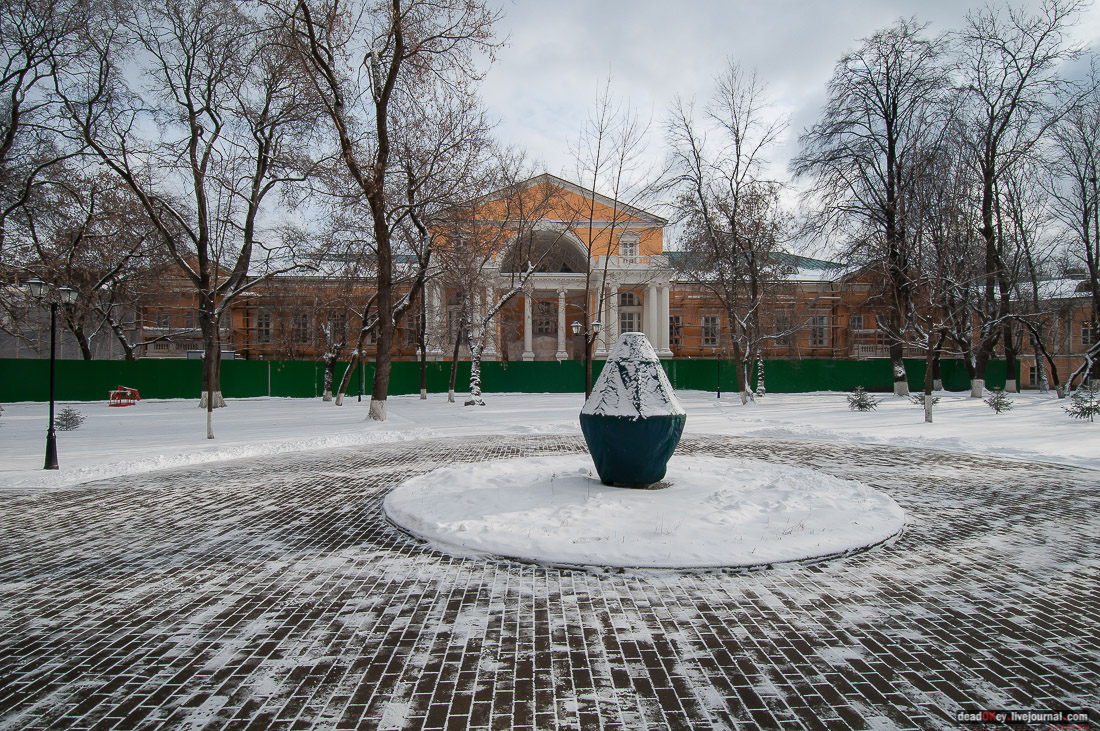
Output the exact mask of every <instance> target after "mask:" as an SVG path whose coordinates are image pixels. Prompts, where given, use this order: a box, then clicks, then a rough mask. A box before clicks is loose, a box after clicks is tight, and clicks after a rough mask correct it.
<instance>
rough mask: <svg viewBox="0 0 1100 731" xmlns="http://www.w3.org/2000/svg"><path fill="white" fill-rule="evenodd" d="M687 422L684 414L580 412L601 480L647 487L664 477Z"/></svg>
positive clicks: (590, 450) (582, 430)
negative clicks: (639, 416) (641, 415)
mask: <svg viewBox="0 0 1100 731" xmlns="http://www.w3.org/2000/svg"><path fill="white" fill-rule="evenodd" d="M685 421H687V416H686V415H685V414H670V415H668V416H648V417H645V418H642V419H628V418H623V417H618V416H603V415H598V414H581V432H582V433H583V434H584V441H586V442H587V443H588V451H589V453H591V455H592V461H593V462H595V463H596V472H597V473H599V475H600V481H601V482H603V483H604V484H605V485H620V486H622V487H645V486H647V485H651V484H653V483H654V482H660V481H661V479H662V478H664V476H665V467H666V466H667V465H668V460H669V458H670V457H672V453H673V451H675V449H676V445H677V444H679V443H680V435H681V434H683V432H684V422H685Z"/></svg>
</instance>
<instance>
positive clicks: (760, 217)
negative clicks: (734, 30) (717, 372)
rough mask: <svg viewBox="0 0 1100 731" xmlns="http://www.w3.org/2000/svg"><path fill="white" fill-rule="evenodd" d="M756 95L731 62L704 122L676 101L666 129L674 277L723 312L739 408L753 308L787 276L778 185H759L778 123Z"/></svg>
mask: <svg viewBox="0 0 1100 731" xmlns="http://www.w3.org/2000/svg"><path fill="white" fill-rule="evenodd" d="M765 94H766V89H765V86H764V84H763V83H762V82H761V81H760V79H759V78H758V77H757V75H756V73H755V72H754V73H752V74H746V73H745V72H744V71H743V70H742V69H741V68H740V67H739V66H738V65H737V64H736V63H733V62H731V63H730V65H729V67H728V68H727V69H726V71H725V72H724V73H723V74H722V75H721V76H719V77H718V79H717V88H716V90H715V94H714V97H713V99H712V100H711V102H710V104H708V105H707V107H706V108H705V110H704V121H703V122H702V123H700V122H698V121H696V120H695V118H694V110H693V109H692V107H691V105H688V104H685V103H684V102H683V101H681V100H677V101H676V102H675V103H674V105H673V108H672V113H671V119H670V120H669V123H668V127H667V130H668V137H669V141H670V143H671V147H672V155H673V167H672V173H673V174H672V176H671V178H670V182H671V187H672V190H674V191H675V192H676V203H675V206H676V209H677V214H678V217H679V220H680V221H681V222H682V223H683V224H684V234H683V237H682V244H683V249H684V254H683V256H682V257H681V258H680V260H679V261H680V264H679V268H680V269H681V271H682V272H683V273H684V274H686V275H687V276H688V277H689V278H690V279H691V280H692V281H694V282H695V283H696V284H698V285H699V286H701V287H703V288H704V289H706V290H707V291H709V292H711V293H712V294H714V295H715V296H716V297H717V298H718V299H719V301H721V302H722V305H723V306H724V307H725V309H726V316H727V321H728V322H729V324H730V336H731V339H732V345H733V351H734V360H735V361H737V362H738V363H739V365H740V369H741V374H740V376H739V377H738V383H739V387H740V392H741V402H742V403H746V402H748V400H749V399H750V398H751V391H750V385H749V379H750V376H751V371H752V364H753V362H754V361H762V358H761V354H760V350H759V348H760V345H761V342H762V339H763V338H764V336H765V333H764V329H763V328H762V327H761V310H762V307H763V306H764V303H765V301H766V299H767V298H768V296H769V295H770V294H771V293H772V292H773V290H774V287H775V285H776V283H777V282H778V281H779V280H780V279H781V278H782V277H783V275H784V274H785V273H786V271H787V269H788V265H787V262H785V261H784V258H783V256H782V252H781V250H780V247H781V246H782V244H783V241H784V238H785V229H786V225H785V221H786V215H785V213H784V211H783V209H782V206H781V204H780V192H781V189H782V188H781V184H780V183H779V182H778V181H774V180H768V179H766V178H765V176H764V166H765V164H766V158H765V155H766V154H767V150H768V148H769V147H771V146H772V145H773V144H774V143H775V142H776V140H777V139H778V137H779V136H780V135H781V134H782V132H783V130H784V129H785V128H786V124H787V123H786V120H782V119H776V118H775V117H774V116H773V115H771V114H770V113H769V111H768V101H767V99H766V96H765ZM708 131H709V132H710V134H709V135H708ZM712 140H717V142H712Z"/></svg>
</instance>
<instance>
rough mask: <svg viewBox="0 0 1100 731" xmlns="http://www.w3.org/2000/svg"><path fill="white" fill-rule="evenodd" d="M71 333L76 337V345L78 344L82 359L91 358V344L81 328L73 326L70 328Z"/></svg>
mask: <svg viewBox="0 0 1100 731" xmlns="http://www.w3.org/2000/svg"><path fill="white" fill-rule="evenodd" d="M72 333H73V335H74V336H75V337H76V342H77V345H79V346H80V355H81V357H82V358H84V360H91V359H92V344H91V343H90V342H88V336H87V335H85V334H84V330H83V328H75V329H74V330H72Z"/></svg>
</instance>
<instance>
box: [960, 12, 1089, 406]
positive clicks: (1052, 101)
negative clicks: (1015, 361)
mask: <svg viewBox="0 0 1100 731" xmlns="http://www.w3.org/2000/svg"><path fill="white" fill-rule="evenodd" d="M1083 7H1084V3H1083V2H1081V1H1080V0H1044V2H1042V3H1041V4H1040V6H1039V8H1038V9H1037V10H1035V11H1031V10H1027V9H1023V8H1018V7H1014V6H1010V5H1004V6H988V5H987V6H985V7H983V8H981V9H978V10H975V11H971V12H970V13H968V14H967V17H966V24H965V26H964V27H963V29H962V30H961V31H959V32H958V33H956V34H955V46H956V48H957V64H956V71H955V74H956V80H957V88H958V92H959V97H960V98H961V100H962V101H963V103H964V110H965V112H964V118H965V120H966V124H967V135H966V137H967V139H968V140H969V143H970V165H971V166H972V167H973V169H974V170H975V172H976V174H977V177H978V186H977V191H976V198H977V199H978V209H979V211H980V226H979V229H978V232H979V234H980V235H981V237H982V240H983V243H984V253H983V265H984V276H983V281H982V283H981V287H982V292H981V297H980V299H979V300H978V308H977V310H976V314H977V317H978V320H979V341H978V348H977V354H976V356H975V373H974V377H973V379H972V380H971V392H970V395H971V397H973V398H980V397H981V395H982V392H983V389H984V387H985V377H986V366H987V364H988V362H989V359H990V358H991V357H992V355H993V350H994V347H995V346H996V345H997V343H998V341H999V340H1001V339H1002V338H1003V337H1005V336H1008V337H1011V329H1010V326H1011V322H1012V318H1011V315H1012V293H1013V285H1014V283H1013V281H1012V280H1011V276H1010V271H1011V270H1010V268H1009V267H1008V266H1007V265H1006V257H1007V254H1008V252H1007V251H1006V240H1005V237H1004V235H1003V232H1004V228H1003V226H998V223H999V221H998V217H997V214H998V201H997V199H998V196H999V194H1000V192H999V187H1000V185H1001V183H1002V181H1003V180H1004V179H1005V177H1006V176H1007V175H1009V174H1010V173H1011V172H1012V171H1013V169H1014V168H1017V167H1018V166H1019V165H1021V164H1022V163H1023V162H1024V161H1025V160H1026V159H1027V157H1028V156H1029V155H1032V154H1033V153H1034V152H1036V150H1037V149H1038V146H1039V145H1040V144H1041V142H1042V141H1043V140H1044V138H1046V137H1047V135H1048V133H1049V132H1050V130H1051V128H1052V127H1053V126H1054V125H1056V124H1057V123H1058V121H1059V120H1060V119H1061V118H1062V117H1063V116H1064V115H1065V114H1066V113H1067V112H1068V111H1069V110H1070V109H1072V108H1073V107H1074V106H1076V104H1077V101H1078V99H1079V95H1078V94H1075V93H1073V91H1072V90H1071V85H1070V84H1068V82H1066V81H1065V80H1064V79H1062V78H1061V77H1060V76H1059V72H1060V70H1061V67H1062V65H1063V63H1064V62H1066V61H1068V60H1072V59H1074V58H1076V57H1077V56H1078V55H1079V54H1080V50H1079V49H1078V48H1076V47H1075V46H1074V45H1073V43H1072V41H1071V39H1070V29H1071V27H1072V25H1073V23H1074V20H1075V18H1076V17H1077V16H1078V15H1079V13H1080V10H1081V9H1082V8H1083ZM1010 346H1011V344H1010Z"/></svg>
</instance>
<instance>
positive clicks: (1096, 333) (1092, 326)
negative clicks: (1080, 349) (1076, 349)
mask: <svg viewBox="0 0 1100 731" xmlns="http://www.w3.org/2000/svg"><path fill="white" fill-rule="evenodd" d="M1098 341H1100V322H1090V321H1089V320H1085V321H1083V322H1082V323H1081V345H1084V346H1085V347H1092V346H1093V345H1094V344H1095V343H1097V342H1098Z"/></svg>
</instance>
